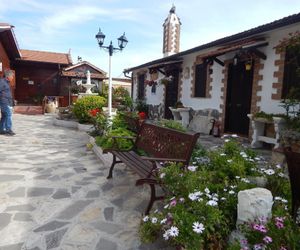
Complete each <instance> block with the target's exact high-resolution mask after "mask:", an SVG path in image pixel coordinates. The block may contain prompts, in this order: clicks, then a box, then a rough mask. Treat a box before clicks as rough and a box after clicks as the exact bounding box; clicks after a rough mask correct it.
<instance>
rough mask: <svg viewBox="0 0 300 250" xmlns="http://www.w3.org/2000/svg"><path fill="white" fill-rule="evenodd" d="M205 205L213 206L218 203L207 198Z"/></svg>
mask: <svg viewBox="0 0 300 250" xmlns="http://www.w3.org/2000/svg"><path fill="white" fill-rule="evenodd" d="M206 205H209V206H212V207H215V206H217V205H218V202H216V201H214V200H209V201H208V202H207V203H206Z"/></svg>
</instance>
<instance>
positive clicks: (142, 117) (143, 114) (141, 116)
mask: <svg viewBox="0 0 300 250" xmlns="http://www.w3.org/2000/svg"><path fill="white" fill-rule="evenodd" d="M146 116H147V115H146V113H145V112H140V113H139V118H140V119H141V120H145V119H146Z"/></svg>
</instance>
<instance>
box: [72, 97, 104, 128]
mask: <svg viewBox="0 0 300 250" xmlns="http://www.w3.org/2000/svg"><path fill="white" fill-rule="evenodd" d="M105 104H106V99H105V98H104V97H101V96H85V97H82V98H80V99H78V100H77V102H76V103H75V104H74V108H73V112H74V115H75V117H76V118H77V119H78V121H79V122H80V123H88V122H91V116H90V114H89V111H90V110H92V109H95V108H102V107H104V105H105Z"/></svg>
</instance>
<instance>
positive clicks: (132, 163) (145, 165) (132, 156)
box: [112, 151, 152, 178]
mask: <svg viewBox="0 0 300 250" xmlns="http://www.w3.org/2000/svg"><path fill="white" fill-rule="evenodd" d="M112 153H113V154H115V155H116V156H117V157H118V158H119V159H120V160H121V161H122V162H123V163H124V164H125V165H127V166H129V167H131V168H134V170H135V171H137V172H138V174H139V175H140V176H141V177H143V178H145V177H147V176H148V175H149V173H151V169H152V164H151V163H150V162H149V161H143V160H142V159H141V158H140V157H139V155H137V154H136V153H135V152H133V151H128V152H118V151H112Z"/></svg>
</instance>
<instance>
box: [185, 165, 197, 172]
mask: <svg viewBox="0 0 300 250" xmlns="http://www.w3.org/2000/svg"><path fill="white" fill-rule="evenodd" d="M187 168H188V170H190V171H191V172H195V171H196V170H197V168H198V167H197V166H188V167H187Z"/></svg>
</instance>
